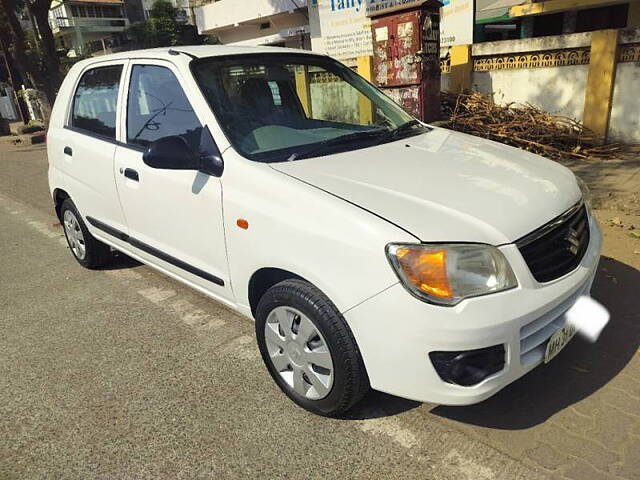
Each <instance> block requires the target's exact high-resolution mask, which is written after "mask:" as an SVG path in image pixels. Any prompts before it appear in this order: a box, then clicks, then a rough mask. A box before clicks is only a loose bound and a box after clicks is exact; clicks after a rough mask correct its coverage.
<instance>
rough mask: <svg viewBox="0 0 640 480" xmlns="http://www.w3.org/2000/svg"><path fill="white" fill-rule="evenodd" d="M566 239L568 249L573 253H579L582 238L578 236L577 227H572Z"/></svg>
mask: <svg viewBox="0 0 640 480" xmlns="http://www.w3.org/2000/svg"><path fill="white" fill-rule="evenodd" d="M564 239H565V240H566V242H567V243H568V245H567V250H569V251H570V252H571V253H572V254H573V255H577V254H578V249H579V248H580V238H579V237H578V232H577V231H576V229H575V228H573V227H572V228H570V229H569V231H568V232H567V235H566V236H565V237H564Z"/></svg>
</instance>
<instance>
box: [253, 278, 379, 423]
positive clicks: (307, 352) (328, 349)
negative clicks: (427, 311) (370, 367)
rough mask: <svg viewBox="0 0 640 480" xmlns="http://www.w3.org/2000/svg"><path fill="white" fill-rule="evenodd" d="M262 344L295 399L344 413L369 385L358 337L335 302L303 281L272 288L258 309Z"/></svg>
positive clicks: (331, 413) (281, 383)
mask: <svg viewBox="0 0 640 480" xmlns="http://www.w3.org/2000/svg"><path fill="white" fill-rule="evenodd" d="M256 336H257V339H258V346H259V348H260V353H261V355H262V359H263V360H264V363H265V365H266V366H267V368H268V370H269V373H270V374H271V376H272V377H273V379H274V380H275V382H276V383H277V384H278V386H279V387H280V389H281V390H282V391H283V392H284V393H285V394H286V395H287V396H288V397H289V398H290V399H291V400H293V401H294V402H295V403H297V404H298V405H300V406H301V407H303V408H305V409H306V410H309V411H311V412H313V413H316V414H319V415H324V416H337V415H340V414H342V413H344V412H346V411H347V410H349V409H350V408H351V407H353V406H354V405H355V404H356V403H357V402H358V401H360V400H361V399H362V397H363V396H364V395H365V394H366V392H367V391H368V389H369V379H368V377H367V373H366V370H365V367H364V364H363V362H362V357H361V356H360V352H359V351H358V348H357V345H356V342H355V339H354V338H353V335H352V333H351V331H350V330H349V327H348V326H347V324H346V322H345V320H344V318H343V317H342V315H340V312H339V311H338V310H337V309H336V307H335V305H333V303H332V302H331V301H330V300H329V299H328V298H327V297H326V296H325V295H324V294H323V293H322V292H320V291H319V290H318V289H317V288H315V287H314V286H313V285H311V284H309V283H308V282H305V281H302V280H286V281H284V282H281V283H278V284H277V285H275V286H273V287H271V288H270V289H269V290H268V291H267V292H266V293H265V294H264V296H263V297H262V298H261V300H260V302H259V304H258V308H257V310H256Z"/></svg>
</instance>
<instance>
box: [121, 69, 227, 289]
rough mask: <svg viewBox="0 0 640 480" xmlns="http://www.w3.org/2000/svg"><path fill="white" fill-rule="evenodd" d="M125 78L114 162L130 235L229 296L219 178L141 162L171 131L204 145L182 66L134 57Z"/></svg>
mask: <svg viewBox="0 0 640 480" xmlns="http://www.w3.org/2000/svg"><path fill="white" fill-rule="evenodd" d="M128 77H129V83H128V86H127V92H128V94H127V100H126V103H125V105H126V108H124V109H123V110H124V125H123V127H122V137H123V142H122V144H120V145H119V146H118V148H117V150H116V160H115V163H114V167H115V172H114V174H115V178H116V185H117V189H118V193H119V196H120V201H121V203H122V208H123V210H124V214H125V217H126V220H127V224H128V227H129V238H128V241H129V243H130V244H131V245H132V247H133V248H134V249H135V251H136V253H138V254H139V255H140V256H141V257H142V258H144V259H148V260H149V261H150V262H151V263H153V264H155V265H156V266H158V267H160V268H161V269H162V270H164V271H166V272H167V273H170V274H172V275H175V276H178V277H180V278H182V279H185V280H187V281H188V282H190V283H192V284H193V285H195V286H197V287H200V288H202V289H205V290H207V291H208V292H210V293H213V294H214V295H215V296H217V297H222V298H226V299H231V297H232V294H231V288H230V283H229V276H228V268H227V256H226V250H225V240H224V229H223V222H222V185H221V182H220V179H219V178H217V177H214V176H211V175H208V174H205V173H202V172H198V171H195V170H163V169H155V168H151V167H149V166H147V165H145V163H144V162H143V161H142V154H143V151H144V149H145V148H146V147H147V146H148V145H149V144H150V143H151V142H153V141H155V140H158V139H160V138H163V137H167V136H176V135H177V136H181V137H182V138H184V139H185V140H186V142H187V143H188V144H189V145H190V146H192V147H193V148H194V149H198V148H199V145H200V138H201V135H202V134H203V124H202V123H201V121H200V120H199V117H198V114H197V113H196V111H194V109H193V107H192V102H190V101H189V99H188V98H187V95H186V94H185V89H184V88H183V82H182V79H181V76H180V73H179V71H178V70H177V69H176V68H175V67H174V66H173V65H172V64H170V63H168V62H161V61H145V62H144V63H136V62H131V64H130V65H129V75H128Z"/></svg>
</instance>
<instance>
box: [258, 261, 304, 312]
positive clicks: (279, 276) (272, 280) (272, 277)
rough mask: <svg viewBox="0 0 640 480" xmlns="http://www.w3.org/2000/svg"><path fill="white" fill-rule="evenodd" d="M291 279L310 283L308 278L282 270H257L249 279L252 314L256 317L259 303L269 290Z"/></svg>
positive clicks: (269, 268)
mask: <svg viewBox="0 0 640 480" xmlns="http://www.w3.org/2000/svg"><path fill="white" fill-rule="evenodd" d="M290 279H298V280H304V281H305V282H309V281H308V280H307V279H306V278H303V277H301V276H300V275H298V274H296V273H293V272H291V271H289V270H285V269H282V268H276V267H263V268H260V269H258V270H256V271H255V272H254V273H253V275H251V278H250V279H249V288H248V295H249V306H250V307H251V314H252V315H254V316H255V313H256V309H257V307H258V303H259V302H260V299H261V298H262V296H263V295H264V294H265V292H266V291H267V290H269V289H270V288H271V287H273V286H274V285H275V284H277V283H280V282H283V281H284V280H290ZM309 283H311V282H309Z"/></svg>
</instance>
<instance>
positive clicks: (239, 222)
mask: <svg viewBox="0 0 640 480" xmlns="http://www.w3.org/2000/svg"><path fill="white" fill-rule="evenodd" d="M236 225H237V226H239V227H240V228H241V229H243V230H246V229H248V228H249V222H247V221H246V220H245V219H244V218H239V219H238V220H236Z"/></svg>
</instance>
